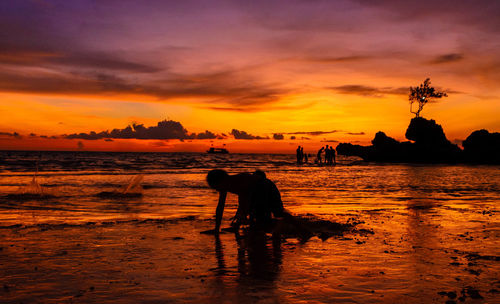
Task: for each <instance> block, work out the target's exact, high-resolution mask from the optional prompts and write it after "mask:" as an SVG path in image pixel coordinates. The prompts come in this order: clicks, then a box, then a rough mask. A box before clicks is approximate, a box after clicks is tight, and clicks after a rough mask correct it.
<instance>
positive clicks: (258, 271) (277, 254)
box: [215, 230, 283, 303]
mask: <svg viewBox="0 0 500 304" xmlns="http://www.w3.org/2000/svg"><path fill="white" fill-rule="evenodd" d="M235 238H236V242H237V256H236V258H237V261H236V262H237V269H238V273H239V278H238V279H237V284H238V285H237V286H236V289H235V290H234V293H233V292H231V291H230V290H227V289H226V288H227V287H228V286H225V285H224V284H222V285H219V286H218V288H219V289H220V290H224V289H226V290H225V291H222V294H221V296H222V297H224V300H225V301H229V302H233V303H234V302H248V301H249V300H250V299H249V295H248V294H249V293H253V292H255V288H256V287H257V286H258V288H259V294H260V295H259V298H260V297H266V298H268V299H269V300H272V303H279V302H280V301H279V299H278V298H277V295H276V294H275V291H276V284H275V281H276V279H277V278H278V276H279V273H280V270H281V264H282V260H283V254H282V248H281V238H280V237H272V238H269V237H267V236H266V234H265V233H264V232H260V231H254V230H246V231H243V233H242V234H240V233H238V232H237V233H235ZM215 240H216V241H215V257H216V259H217V268H216V270H217V271H216V276H217V277H218V278H219V279H218V282H219V283H222V282H223V281H225V278H227V277H226V275H227V273H228V269H227V266H226V263H227V262H228V263H229V264H231V262H230V261H226V259H225V256H224V246H223V245H222V242H221V240H220V237H219V235H216V237H215ZM231 297H235V298H234V299H231Z"/></svg>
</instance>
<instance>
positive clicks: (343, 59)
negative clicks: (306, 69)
mask: <svg viewBox="0 0 500 304" xmlns="http://www.w3.org/2000/svg"><path fill="white" fill-rule="evenodd" d="M370 58H371V57H370V56H360V55H351V56H340V57H328V56H324V57H320V56H311V57H305V58H303V60H304V61H307V62H312V63H326V64H328V63H344V62H358V61H362V60H366V59H370Z"/></svg>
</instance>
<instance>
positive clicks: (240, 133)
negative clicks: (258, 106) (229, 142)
mask: <svg viewBox="0 0 500 304" xmlns="http://www.w3.org/2000/svg"><path fill="white" fill-rule="evenodd" d="M229 134H231V135H233V136H234V138H235V139H246V140H253V139H269V137H261V136H256V135H252V134H248V133H247V132H245V131H239V130H236V129H233V130H232V131H231V133H229Z"/></svg>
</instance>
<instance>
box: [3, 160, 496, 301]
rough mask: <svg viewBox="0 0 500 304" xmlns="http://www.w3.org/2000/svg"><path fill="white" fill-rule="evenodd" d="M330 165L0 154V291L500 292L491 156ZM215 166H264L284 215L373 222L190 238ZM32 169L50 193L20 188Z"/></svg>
mask: <svg viewBox="0 0 500 304" xmlns="http://www.w3.org/2000/svg"><path fill="white" fill-rule="evenodd" d="M337 161H338V164H337V165H336V166H318V165H316V164H313V163H310V164H304V165H297V164H296V163H295V155H276V154H205V153H103V152H17V151H3V152H2V151H0V288H2V289H1V290H0V302H1V303H20V302H23V303H170V302H172V303H177V302H195V303H200V302H203V303H288V302H290V303H300V302H303V303H332V302H338V303H445V302H446V301H455V302H457V303H458V302H462V300H463V301H465V302H466V303H476V302H477V303H500V301H498V299H499V298H500V293H499V291H500V264H499V263H500V242H499V240H500V221H499V217H498V216H499V203H500V167H499V166H479V165H422V164H419V165H415V164H376V163H367V162H362V161H360V160H359V159H356V158H343V157H339V158H338V160H337ZM214 168H218V169H225V170H227V171H228V172H229V173H238V172H253V171H255V170H256V169H260V170H263V171H264V172H266V174H267V177H268V178H270V179H271V180H273V181H274V182H275V183H276V185H277V186H278V188H279V190H280V191H281V195H282V199H283V202H284V205H285V208H286V209H287V210H289V211H290V212H291V213H292V214H294V215H298V216H308V217H313V218H316V219H318V220H319V219H321V220H328V221H334V222H339V223H347V222H350V223H353V222H355V223H357V226H356V228H358V229H361V230H364V231H369V232H372V233H356V232H352V233H345V234H343V235H342V236H335V237H330V238H327V239H320V238H318V237H313V238H311V239H310V240H308V241H304V240H297V239H293V238H291V239H280V240H277V239H276V238H274V239H273V238H272V237H271V236H270V235H250V236H244V237H242V236H238V235H235V234H233V233H223V234H221V235H220V237H214V236H211V235H204V234H200V233H199V232H201V231H204V230H207V229H210V228H212V227H213V225H214V222H213V217H214V213H215V207H216V204H217V198H218V196H217V193H216V192H215V191H213V190H211V189H209V188H208V187H207V185H206V181H205V176H206V174H207V172H208V171H209V170H211V169H214ZM33 179H35V181H36V184H37V185H39V186H40V187H41V188H40V189H42V190H43V191H44V193H46V194H50V195H47V196H45V197H41V198H40V197H33V196H30V195H25V194H23V192H25V191H26V189H27V188H26V186H27V185H30V183H32V182H33ZM134 179H135V180H136V181H137V180H138V179H139V180H140V181H141V183H140V185H141V187H142V188H141V189H139V190H137V191H136V193H135V194H134V195H131V196H130V197H123V196H119V195H117V196H114V195H113V193H118V192H120V191H122V190H123V189H124V188H126V186H127V185H128V184H129V183H130V182H131V181H133V180H134ZM110 194H111V195H110ZM236 203H237V198H236V197H235V196H233V195H231V194H229V195H228V201H227V204H226V209H225V212H224V223H223V226H227V225H228V223H229V219H230V218H231V217H232V216H233V215H234V213H235V210H236ZM2 286H3V287H2Z"/></svg>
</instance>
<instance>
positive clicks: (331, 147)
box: [330, 146, 337, 165]
mask: <svg viewBox="0 0 500 304" xmlns="http://www.w3.org/2000/svg"><path fill="white" fill-rule="evenodd" d="M336 152H337V151H335V149H334V148H333V146H330V162H331V164H332V165H336V164H337V160H336V159H335V153H336Z"/></svg>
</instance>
